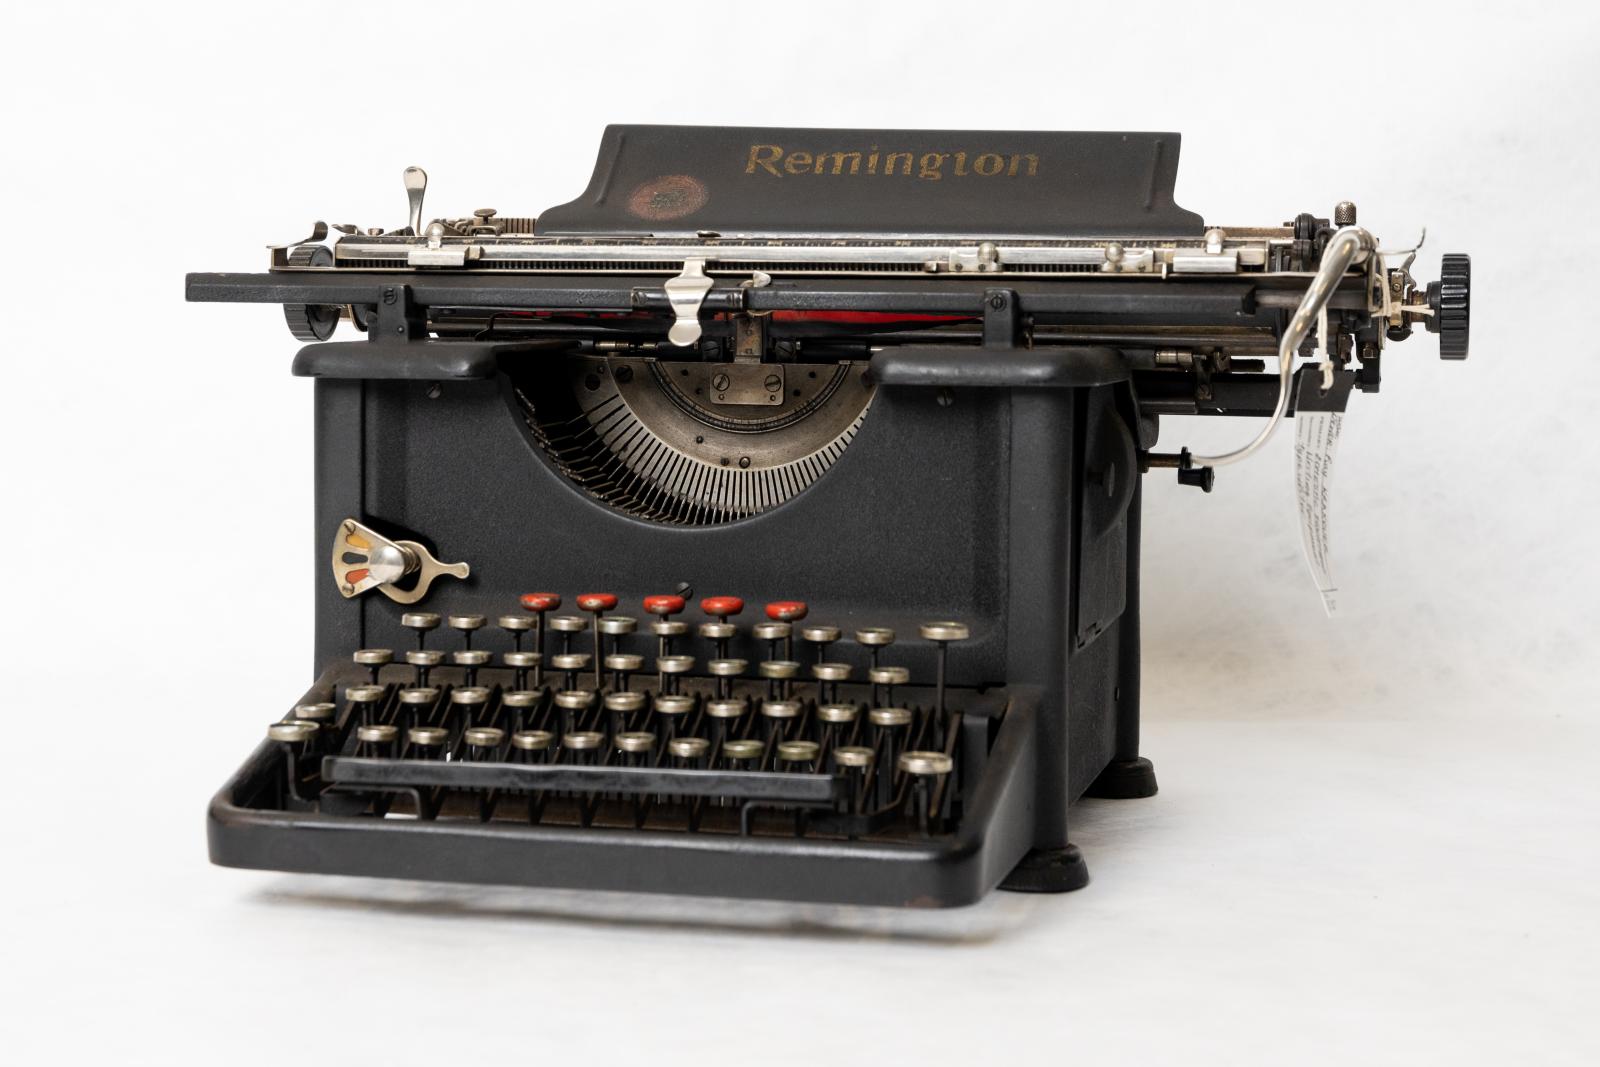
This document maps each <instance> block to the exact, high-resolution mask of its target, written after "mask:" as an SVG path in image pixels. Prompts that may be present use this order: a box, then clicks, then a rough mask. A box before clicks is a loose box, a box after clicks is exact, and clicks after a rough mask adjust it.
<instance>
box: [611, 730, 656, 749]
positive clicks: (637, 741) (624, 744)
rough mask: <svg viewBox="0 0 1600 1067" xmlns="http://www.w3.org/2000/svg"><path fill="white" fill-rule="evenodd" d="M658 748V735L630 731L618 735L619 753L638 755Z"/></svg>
mask: <svg viewBox="0 0 1600 1067" xmlns="http://www.w3.org/2000/svg"><path fill="white" fill-rule="evenodd" d="M655 747H656V735H655V734H653V733H650V732H649V731H648V730H629V731H628V732H626V733H620V734H618V735H617V751H619V752H627V753H629V754H630V755H637V754H639V753H642V752H649V751H650V750H651V749H652V748H655Z"/></svg>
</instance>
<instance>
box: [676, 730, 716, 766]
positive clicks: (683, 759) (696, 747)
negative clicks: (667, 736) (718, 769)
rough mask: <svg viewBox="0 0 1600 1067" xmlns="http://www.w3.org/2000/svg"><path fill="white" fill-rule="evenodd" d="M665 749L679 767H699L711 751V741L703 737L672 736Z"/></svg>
mask: <svg viewBox="0 0 1600 1067" xmlns="http://www.w3.org/2000/svg"><path fill="white" fill-rule="evenodd" d="M667 751H668V752H669V753H671V754H672V757H673V759H675V760H677V762H678V766H680V767H691V768H692V767H699V766H700V763H701V761H702V760H704V759H705V758H706V754H707V753H708V752H710V751H711V742H710V741H707V740H706V739H705V738H703V737H674V738H673V739H672V740H671V741H670V742H668V743H667Z"/></svg>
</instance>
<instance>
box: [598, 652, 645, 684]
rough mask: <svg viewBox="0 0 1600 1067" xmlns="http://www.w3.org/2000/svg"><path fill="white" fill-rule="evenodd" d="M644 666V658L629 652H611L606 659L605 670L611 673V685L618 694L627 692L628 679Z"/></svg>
mask: <svg viewBox="0 0 1600 1067" xmlns="http://www.w3.org/2000/svg"><path fill="white" fill-rule="evenodd" d="M643 666H644V657H643V656H637V655H634V654H633V653H631V652H613V653H612V654H611V655H609V656H607V657H606V670H608V671H610V672H611V685H612V688H613V689H616V690H618V691H619V692H624V693H625V692H627V691H628V685H629V680H630V677H631V676H632V674H633V672H634V671H637V670H639V669H640V668H642V667H643Z"/></svg>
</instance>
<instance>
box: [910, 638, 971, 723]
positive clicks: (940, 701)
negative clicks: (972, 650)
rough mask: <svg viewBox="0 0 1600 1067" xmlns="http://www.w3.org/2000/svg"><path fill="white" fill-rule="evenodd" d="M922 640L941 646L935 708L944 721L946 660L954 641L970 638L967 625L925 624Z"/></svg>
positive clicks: (935, 683) (936, 676) (935, 688)
mask: <svg viewBox="0 0 1600 1067" xmlns="http://www.w3.org/2000/svg"><path fill="white" fill-rule="evenodd" d="M920 632H921V634H922V639H923V640H924V641H932V642H933V643H934V644H936V645H938V646H939V656H938V659H937V661H936V662H937V664H938V666H937V668H936V673H935V674H934V701H933V702H934V708H935V710H936V712H937V714H938V716H939V721H940V722H943V721H944V677H945V659H946V657H947V655H948V653H949V651H950V643H951V642H952V641H965V640H966V639H967V638H968V637H969V636H970V634H969V632H968V630H967V625H966V623H962V622H925V623H923V624H922V629H921V631H920Z"/></svg>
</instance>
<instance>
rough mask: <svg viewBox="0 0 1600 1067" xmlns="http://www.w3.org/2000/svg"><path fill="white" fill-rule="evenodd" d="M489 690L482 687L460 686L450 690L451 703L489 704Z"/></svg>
mask: <svg viewBox="0 0 1600 1067" xmlns="http://www.w3.org/2000/svg"><path fill="white" fill-rule="evenodd" d="M488 702H489V690H488V689H487V688H486V687H484V686H481V685H458V686H456V687H455V688H454V689H452V690H450V703H452V704H466V705H474V704H487V703H488Z"/></svg>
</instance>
